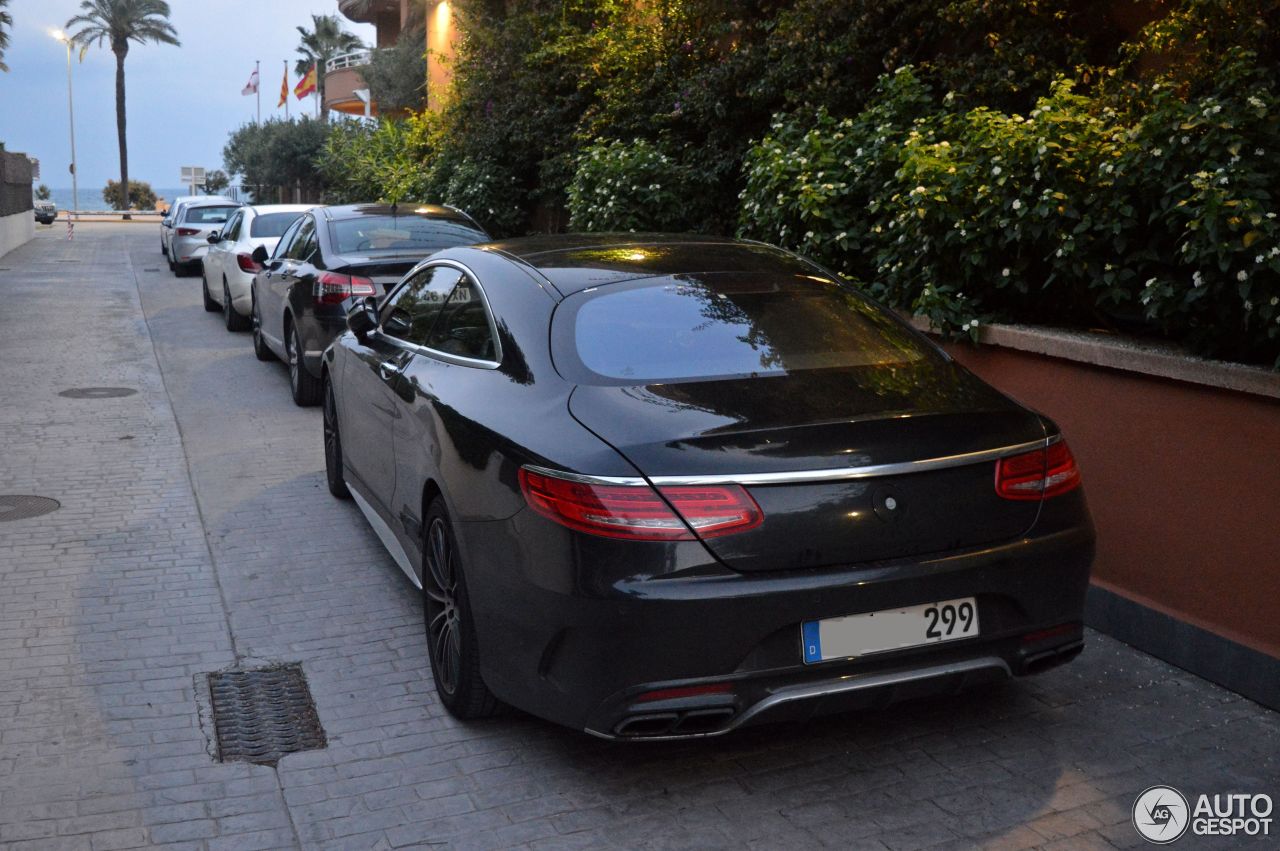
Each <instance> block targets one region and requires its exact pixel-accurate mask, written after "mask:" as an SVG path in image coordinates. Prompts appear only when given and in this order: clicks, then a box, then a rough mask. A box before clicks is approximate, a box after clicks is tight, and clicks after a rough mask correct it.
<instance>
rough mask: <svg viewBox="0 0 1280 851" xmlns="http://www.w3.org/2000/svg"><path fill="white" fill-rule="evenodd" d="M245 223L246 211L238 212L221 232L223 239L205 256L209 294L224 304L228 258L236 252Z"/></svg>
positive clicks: (212, 246) (210, 248)
mask: <svg viewBox="0 0 1280 851" xmlns="http://www.w3.org/2000/svg"><path fill="white" fill-rule="evenodd" d="M242 222H244V211H243V210H237V211H236V212H234V213H232V214H231V218H229V219H227V223H226V224H225V225H223V226H222V230H221V231H220V232H219V236H220V237H221V238H220V239H219V240H218V241H217V242H215V243H213V244H212V245H210V246H209V252H208V253H207V254H205V256H204V269H205V280H207V281H208V282H209V292H210V294H211V295H212V296H213V300H214V301H216V302H218V303H219V304H221V303H222V279H223V278H224V277H226V274H227V258H228V256H229V255H230V253H231V252H232V251H235V247H236V240H237V239H239V234H240V225H241V223H242Z"/></svg>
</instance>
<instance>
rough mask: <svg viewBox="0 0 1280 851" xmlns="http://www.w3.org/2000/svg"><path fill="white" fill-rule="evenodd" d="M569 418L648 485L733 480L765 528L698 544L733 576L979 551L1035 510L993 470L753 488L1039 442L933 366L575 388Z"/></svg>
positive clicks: (996, 397)
mask: <svg viewBox="0 0 1280 851" xmlns="http://www.w3.org/2000/svg"><path fill="white" fill-rule="evenodd" d="M570 411H571V413H572V414H573V416H574V417H575V418H576V419H577V420H578V421H579V422H581V423H582V424H583V425H585V426H586V427H587V428H589V429H591V430H592V431H593V432H595V433H596V434H597V435H599V436H600V437H601V438H602V439H604V440H605V441H607V442H609V443H610V444H611V445H613V446H614V447H615V448H616V449H617V450H618V451H619V452H621V453H622V454H623V455H625V456H626V457H627V458H628V459H629V460H630V461H631V462H632V463H633V464H634V465H635V466H636V467H637V468H638V469H639V470H640V471H641V472H642V473H643V474H644V475H645V476H646V477H648V478H649V479H650V480H651V481H652V480H655V479H659V480H660V479H661V478H662V477H672V478H679V477H688V476H715V477H722V478H723V479H724V480H727V481H734V480H739V479H741V480H742V481H743V482H744V483H745V487H746V488H747V491H748V492H749V493H750V494H751V496H752V498H754V499H755V501H756V503H757V504H758V505H759V506H760V508H761V510H762V512H763V514H764V522H763V523H762V524H761V525H760V526H758V527H756V528H755V529H752V530H749V531H746V532H741V533H737V534H731V535H725V536H722V537H713V538H708V539H706V540H704V543H705V544H706V546H707V547H708V548H709V549H710V550H711V551H712V552H713V553H714V554H715V555H716V556H717V557H719V558H720V559H721V560H722V561H724V562H725V563H726V564H728V565H729V566H730V567H733V568H734V569H737V570H742V571H760V570H786V569H795V568H806V567H820V566H824V565H840V564H856V563H862V562H868V561H877V560H882V559H889V558H898V557H905V556H912V555H918V554H922V553H932V552H942V551H949V550H956V549H962V548H967V547H974V546H981V545H985V544H991V543H995V542H999V541H1004V540H1009V539H1013V538H1016V537H1018V536H1020V535H1022V534H1023V533H1025V532H1026V531H1027V530H1028V529H1029V528H1030V527H1031V526H1032V524H1034V522H1035V520H1036V517H1037V516H1038V512H1039V503H1038V502H1035V501H1031V502H1025V501H1024V502H1016V501H1010V500H1005V499H1001V498H1000V497H999V496H997V495H996V492H995V486H994V478H995V461H994V460H991V459H989V460H985V461H980V462H977V463H968V462H965V463H956V462H953V464H952V465H951V466H940V467H929V468H927V469H923V470H917V471H908V472H895V473H893V474H891V475H878V476H875V477H866V478H845V477H844V475H843V474H842V473H841V474H828V475H835V476H836V477H837V478H834V479H829V480H813V477H812V475H810V477H809V478H810V480H807V481H806V480H803V479H805V478H806V477H805V476H800V477H798V478H800V479H802V480H800V481H787V482H781V483H776V482H763V483H762V482H761V481H760V480H761V479H762V478H764V479H767V478H768V476H769V474H774V475H775V476H776V475H777V474H783V473H797V472H807V473H809V474H812V473H813V472H814V471H831V470H843V469H845V468H849V469H851V470H852V469H853V468H858V467H866V466H871V465H877V466H878V465H901V464H911V463H917V462H921V461H927V460H934V459H941V458H954V456H961V455H969V454H971V453H982V452H987V451H989V450H994V449H1000V448H1003V447H1008V446H1016V445H1021V444H1026V443H1030V442H1033V441H1037V440H1043V439H1044V436H1045V434H1044V427H1043V425H1042V424H1041V421H1040V418H1039V417H1038V416H1037V415H1036V414H1034V413H1032V412H1031V411H1028V410H1026V409H1025V408H1022V407H1021V406H1019V405H1017V404H1016V403H1014V402H1013V401H1011V400H1009V399H1008V398H1007V397H1005V396H1003V395H1001V394H1000V393H998V392H996V391H995V390H994V389H992V388H991V387H989V386H988V385H986V384H985V383H983V382H982V381H980V380H978V379H977V378H975V377H974V376H973V375H971V374H970V373H968V372H967V371H966V370H964V369H963V368H961V367H959V366H957V365H956V364H954V363H951V362H949V361H946V360H943V359H940V358H936V359H935V358H930V359H928V360H925V361H923V362H918V363H914V364H906V365H896V366H891V367H856V368H846V369H823V370H803V371H797V372H793V373H789V374H783V375H774V376H754V377H751V378H746V379H727V380H710V381H691V382H682V383H675V384H651V385H643V386H637V385H629V386H628V385H624V386H600V385H579V386H578V387H577V388H576V389H575V390H574V392H573V395H572V397H571V399H570ZM762 474H763V475H762ZM753 477H755V481H753ZM658 483H659V484H661V482H660V481H659V482H658ZM669 483H674V482H669Z"/></svg>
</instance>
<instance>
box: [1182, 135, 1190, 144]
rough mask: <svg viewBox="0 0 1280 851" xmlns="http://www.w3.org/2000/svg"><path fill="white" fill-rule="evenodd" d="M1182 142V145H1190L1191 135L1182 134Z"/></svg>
mask: <svg viewBox="0 0 1280 851" xmlns="http://www.w3.org/2000/svg"><path fill="white" fill-rule="evenodd" d="M1182 144H1184V145H1190V144H1191V137H1190V136H1183V137H1182Z"/></svg>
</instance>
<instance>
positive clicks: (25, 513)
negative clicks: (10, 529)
mask: <svg viewBox="0 0 1280 851" xmlns="http://www.w3.org/2000/svg"><path fill="white" fill-rule="evenodd" d="M61 507H62V503H60V502H58V501H57V500H56V499H49V497H47V496H24V495H19V494H4V495H0V522H4V521H6V520H26V519H27V518H28V517H39V516H40V515H41V514H48V513H49V512H51V511H57V510H58V509H59V508H61Z"/></svg>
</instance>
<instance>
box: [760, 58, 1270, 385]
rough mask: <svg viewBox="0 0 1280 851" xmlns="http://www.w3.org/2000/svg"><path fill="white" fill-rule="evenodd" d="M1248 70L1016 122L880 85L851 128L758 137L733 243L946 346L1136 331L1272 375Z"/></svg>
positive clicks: (1083, 102)
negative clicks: (1004, 327)
mask: <svg viewBox="0 0 1280 851" xmlns="http://www.w3.org/2000/svg"><path fill="white" fill-rule="evenodd" d="M1248 60H1249V57H1247V56H1238V57H1235V59H1233V60H1229V61H1225V62H1224V63H1223V64H1222V68H1221V72H1220V74H1219V76H1218V77H1217V80H1216V85H1215V86H1214V87H1213V89H1212V91H1211V92H1208V93H1206V94H1204V95H1203V96H1200V97H1197V98H1193V99H1190V100H1184V99H1182V98H1179V97H1178V95H1177V94H1176V93H1175V92H1174V91H1173V90H1172V89H1171V88H1169V87H1167V86H1162V85H1160V84H1154V85H1153V86H1152V89H1153V91H1151V92H1150V97H1149V98H1147V99H1145V100H1140V101H1139V103H1140V106H1139V107H1138V108H1136V109H1134V110H1131V111H1130V112H1127V113H1124V114H1122V113H1121V112H1120V111H1119V110H1118V109H1117V108H1116V107H1114V106H1111V105H1109V103H1108V101H1106V100H1105V99H1104V98H1102V97H1101V96H1093V97H1089V96H1084V95H1081V94H1078V93H1076V92H1075V91H1074V87H1073V85H1072V84H1071V83H1070V82H1068V81H1065V80H1059V81H1058V82H1056V83H1055V84H1054V85H1053V87H1052V90H1051V92H1050V94H1049V95H1048V96H1047V97H1044V98H1041V99H1040V100H1039V101H1038V102H1037V103H1036V105H1035V108H1034V109H1032V110H1030V111H1029V113H1028V114H1027V115H1026V116H1022V115H1017V114H1005V113H1002V112H999V111H997V110H993V109H990V108H986V107H978V108H975V109H969V110H959V109H956V108H955V107H954V105H953V104H952V103H951V99H950V98H949V97H948V98H943V99H941V101H940V102H934V101H932V100H931V98H930V95H929V93H928V92H927V91H926V90H925V89H924V88H923V87H922V86H921V85H920V84H919V83H918V82H917V81H916V80H915V77H914V75H913V74H912V72H911V71H910V70H901V71H898V72H897V73H896V74H894V75H892V76H891V77H887V78H885V79H883V80H882V82H881V85H880V87H879V88H878V89H877V93H876V95H875V97H874V98H873V99H872V101H871V102H870V103H869V104H868V107H867V109H866V110H865V111H863V112H862V113H861V114H859V115H858V116H856V117H854V118H848V119H844V120H842V121H836V120H835V119H833V118H831V117H830V116H828V115H826V114H825V113H819V114H818V115H817V116H816V117H801V116H792V117H790V118H785V119H778V120H776V121H775V123H774V125H773V128H772V131H771V133H770V135H769V136H768V137H766V138H765V139H764V140H762V141H761V142H760V143H759V144H758V145H756V146H755V147H754V148H753V149H752V151H751V153H750V154H749V155H748V157H747V161H746V177H747V188H746V190H745V191H744V193H743V196H742V209H741V218H740V232H741V233H742V234H743V235H746V236H755V237H758V238H761V239H765V240H769V241H773V242H779V243H782V244H785V245H787V246H788V247H791V248H794V249H796V250H799V251H802V252H804V253H807V254H809V255H811V256H814V257H816V258H818V259H820V260H822V261H824V262H826V263H827V264H828V265H830V266H832V267H834V268H836V269H838V270H840V271H842V272H845V273H846V274H849V275H850V276H851V277H853V278H854V279H855V280H858V281H859V282H861V284H862V285H863V286H864V288H866V289H867V290H868V291H869V292H870V293H871V294H873V295H875V296H877V297H879V298H881V299H883V300H885V301H886V302H888V303H890V304H892V305H894V306H897V307H900V308H904V309H909V310H911V311H912V312H914V313H917V314H919V315H922V316H926V317H928V318H929V320H930V321H931V322H933V323H934V325H936V326H937V327H939V328H940V329H942V330H944V331H945V332H948V333H957V332H958V333H962V334H966V333H967V334H969V335H971V336H975V337H976V334H977V328H978V327H979V325H980V324H981V323H982V322H983V321H986V320H987V319H989V318H994V317H1000V318H1007V319H1013V320H1022V321H1030V322H1048V323H1053V324H1078V325H1097V324H1117V323H1124V322H1126V321H1143V320H1145V321H1147V322H1149V323H1151V326H1152V327H1153V328H1155V329H1157V330H1160V331H1162V332H1164V333H1166V334H1168V335H1170V336H1173V337H1176V338H1179V339H1184V340H1186V341H1187V342H1188V343H1189V344H1190V345H1192V346H1193V347H1194V348H1196V349H1198V350H1199V351H1202V352H1206V353H1212V354H1218V355H1226V356H1230V357H1237V358H1242V359H1250V360H1265V361H1271V362H1277V363H1280V322H1277V319H1278V318H1280V227H1277V222H1276V210H1275V207H1276V200H1275V199H1274V198H1272V197H1271V196H1270V195H1269V194H1268V190H1269V189H1271V190H1274V189H1275V188H1276V186H1277V185H1278V184H1277V180H1276V175H1277V168H1276V165H1275V162H1276V159H1275V157H1274V155H1273V154H1272V155H1269V154H1268V152H1274V151H1276V150H1277V147H1278V146H1280V121H1278V119H1280V100H1278V99H1277V97H1276V95H1275V94H1274V87H1272V86H1269V85H1267V83H1266V77H1265V75H1264V74H1263V72H1262V71H1261V70H1260V69H1259V68H1258V66H1257V65H1256V64H1254V63H1252V62H1250V61H1248ZM1273 299H1275V301H1274V303H1273Z"/></svg>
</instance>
